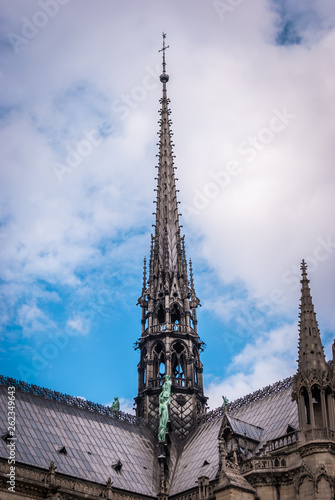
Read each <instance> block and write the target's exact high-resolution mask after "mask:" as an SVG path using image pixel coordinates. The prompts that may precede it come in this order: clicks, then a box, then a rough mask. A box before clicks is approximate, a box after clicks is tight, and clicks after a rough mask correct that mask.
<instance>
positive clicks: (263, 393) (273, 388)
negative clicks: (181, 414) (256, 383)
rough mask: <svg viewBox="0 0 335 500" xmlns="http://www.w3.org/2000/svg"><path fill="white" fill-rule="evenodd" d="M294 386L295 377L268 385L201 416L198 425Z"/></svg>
mask: <svg viewBox="0 0 335 500" xmlns="http://www.w3.org/2000/svg"><path fill="white" fill-rule="evenodd" d="M292 385H293V376H291V377H287V378H285V379H284V380H280V381H279V382H275V383H274V384H271V385H267V386H266V387H263V389H258V390H257V391H254V392H251V393H250V394H247V395H246V396H243V397H241V398H238V399H235V401H232V402H231V403H228V404H227V405H226V406H225V407H224V408H222V406H219V407H218V408H215V409H214V410H211V411H210V412H208V413H206V414H205V415H201V416H200V418H199V420H198V423H199V424H201V423H204V422H208V421H210V420H213V419H216V418H219V417H222V416H223V414H224V413H225V412H226V411H228V412H231V411H234V410H238V409H240V408H243V407H244V406H247V405H248V404H251V403H254V402H255V401H259V400H260V399H263V398H265V397H267V396H271V395H272V394H277V393H278V392H281V391H284V390H285V389H288V388H289V387H291V386H292Z"/></svg>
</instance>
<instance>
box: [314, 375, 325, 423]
mask: <svg viewBox="0 0 335 500" xmlns="http://www.w3.org/2000/svg"><path fill="white" fill-rule="evenodd" d="M312 400H313V410H314V420H315V427H316V428H318V429H321V428H323V419H322V406H321V392H320V388H319V387H318V386H316V385H315V386H314V387H312Z"/></svg>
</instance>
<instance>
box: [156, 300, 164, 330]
mask: <svg viewBox="0 0 335 500" xmlns="http://www.w3.org/2000/svg"><path fill="white" fill-rule="evenodd" d="M157 319H158V323H159V324H160V325H161V324H162V323H165V310H164V308H163V305H162V304H159V308H158V312H157Z"/></svg>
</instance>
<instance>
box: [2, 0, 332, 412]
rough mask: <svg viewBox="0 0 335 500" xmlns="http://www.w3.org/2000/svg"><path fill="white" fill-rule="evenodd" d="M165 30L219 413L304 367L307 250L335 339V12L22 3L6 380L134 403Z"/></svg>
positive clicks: (11, 6) (8, 39)
mask: <svg viewBox="0 0 335 500" xmlns="http://www.w3.org/2000/svg"><path fill="white" fill-rule="evenodd" d="M162 30H164V31H165V32H166V33H167V43H168V45H169V46H170V48H169V49H168V51H167V63H168V66H167V70H168V73H169V74H170V81H169V84H168V93H169V97H170V98H171V110H172V115H171V118H172V121H173V125H172V128H173V132H174V142H175V154H176V166H177V177H178V181H177V184H178V188H179V189H180V193H179V200H180V202H181V204H180V212H181V213H182V214H183V217H182V224H183V231H184V232H185V234H186V251H187V256H188V257H191V258H192V260H193V267H194V274H195V285H196V290H197V294H198V296H199V298H200V299H201V303H202V307H201V309H200V311H199V334H200V336H201V338H202V340H203V341H204V342H205V343H206V345H207V347H206V349H205V351H204V352H203V354H202V361H203V363H204V380H205V390H206V395H207V396H209V404H210V406H211V407H216V406H218V405H220V404H221V395H222V394H224V395H226V396H228V398H229V399H230V400H232V399H235V398H237V397H240V396H242V395H243V394H246V393H248V392H251V391H253V390H256V389H258V388H260V387H263V386H264V385H267V384H269V383H272V382H276V381H277V380H279V379H282V378H285V377H286V376H289V375H292V374H293V373H294V372H295V370H296V361H295V360H296V358H297V341H298V329H297V319H298V305H299V296H300V284H299V275H300V271H299V265H300V262H301V260H302V258H305V259H306V260H307V263H308V265H309V277H310V279H311V287H312V295H313V300H314V304H315V307H316V311H317V318H318V320H319V325H320V329H321V333H322V339H323V343H324V345H325V352H326V355H327V358H328V359H329V358H330V356H331V345H332V343H333V340H334V330H335V313H334V307H333V304H334V299H335V289H334V279H333V277H334V269H335V259H334V254H335V252H334V250H335V233H334V224H333V220H332V219H333V214H334V209H335V207H334V199H335V197H334V160H333V159H334V149H335V145H334V144H335V143H334V128H335V124H334V119H333V117H334V115H335V109H334V108H335V99H334V89H335V77H334V71H333V61H334V56H335V54H334V50H335V43H334V42H335V7H334V5H333V2H332V1H326V0H319V1H308V2H306V1H302V0H301V1H300V0H295V1H294V2H289V1H274V0H272V1H270V0H267V1H266V0H254V1H253V2H247V1H246V0H245V1H243V0H241V2H236V1H235V2H232V1H228V0H227V1H223V0H217V1H215V0H214V1H211V2H202V1H194V0H192V1H190V0H185V1H183V2H177V1H171V0H170V1H166V0H164V1H163V0H160V1H158V2H157V1H153V0H152V1H140V2H139V1H129V0H126V1H124V2H122V3H121V2H116V1H105V0H98V1H96V2H89V1H88V0H80V1H79V0H39V1H30V2H26V1H19V0H15V1H13V2H11V3H8V2H7V3H6V5H5V6H3V7H2V12H1V33H2V35H1V68H0V72H1V74H0V88H1V92H0V101H1V102H0V141H1V151H2V162H1V168H0V176H1V179H0V190H1V198H0V242H1V250H0V251H1V268H0V273H1V274H0V299H1V300H0V311H1V347H0V358H1V370H0V372H1V373H2V374H3V375H7V376H11V377H14V378H19V379H23V380H25V381H27V382H31V383H35V384H38V385H41V386H44V387H48V388H51V389H55V390H58V391H61V392H65V393H67V394H71V395H75V396H81V397H85V398H87V399H89V400H93V401H96V402H99V403H105V404H106V403H109V402H111V401H113V398H114V396H115V395H118V396H119V398H121V409H123V410H130V409H131V407H132V398H134V397H135V396H136V393H137V363H138V352H136V351H134V349H133V344H134V343H135V341H136V340H137V339H138V337H139V336H140V314H141V312H140V310H139V308H138V307H137V308H136V302H137V299H138V297H139V295H140V292H141V285H142V266H143V257H144V256H145V255H146V256H148V254H149V245H150V233H151V231H152V224H153V223H154V216H153V215H152V212H153V211H154V205H153V200H154V191H153V189H154V188H155V180H154V177H155V175H156V170H155V165H156V156H155V155H156V154H157V151H158V149H157V145H156V143H157V131H158V124H157V121H158V118H159V115H158V113H157V112H158V108H159V99H160V97H161V85H160V82H159V78H158V77H159V74H160V71H161V60H160V55H159V54H158V49H159V48H160V46H161V33H162Z"/></svg>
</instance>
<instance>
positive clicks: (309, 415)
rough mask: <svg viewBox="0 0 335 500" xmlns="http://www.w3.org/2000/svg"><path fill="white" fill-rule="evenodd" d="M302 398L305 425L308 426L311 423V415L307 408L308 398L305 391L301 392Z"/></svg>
mask: <svg viewBox="0 0 335 500" xmlns="http://www.w3.org/2000/svg"><path fill="white" fill-rule="evenodd" d="M302 395H303V398H304V403H305V423H306V424H310V423H311V414H310V408H309V398H308V394H307V391H306V389H303V392H302Z"/></svg>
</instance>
